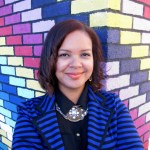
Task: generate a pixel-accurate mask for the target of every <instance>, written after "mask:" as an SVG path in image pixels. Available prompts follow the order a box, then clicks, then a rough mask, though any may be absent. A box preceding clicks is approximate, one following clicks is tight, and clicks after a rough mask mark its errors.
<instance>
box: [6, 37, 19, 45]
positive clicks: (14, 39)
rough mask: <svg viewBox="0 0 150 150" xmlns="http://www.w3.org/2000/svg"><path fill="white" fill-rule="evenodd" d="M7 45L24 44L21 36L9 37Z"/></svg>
mask: <svg viewBox="0 0 150 150" xmlns="http://www.w3.org/2000/svg"><path fill="white" fill-rule="evenodd" d="M6 43H7V45H18V44H22V38H21V36H8V37H7V38H6Z"/></svg>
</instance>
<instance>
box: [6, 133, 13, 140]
mask: <svg viewBox="0 0 150 150" xmlns="http://www.w3.org/2000/svg"><path fill="white" fill-rule="evenodd" d="M12 137H13V134H12V133H7V138H8V140H10V141H12Z"/></svg>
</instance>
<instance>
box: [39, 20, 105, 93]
mask: <svg viewBox="0 0 150 150" xmlns="http://www.w3.org/2000/svg"><path fill="white" fill-rule="evenodd" d="M76 30H80V31H83V32H86V33H87V34H88V35H89V37H90V38H91V41H92V52H93V59H94V68H93V73H92V81H87V82H89V84H90V85H91V87H92V89H93V90H94V91H97V90H98V89H100V88H101V87H102V84H101V80H102V79H103V78H104V75H103V69H102V66H101V65H100V64H101V62H103V61H104V59H103V55H102V46H101V43H100V41H99V38H98V36H97V34H96V33H95V31H94V30H93V29H91V28H90V27H88V26H87V25H85V24H83V23H82V22H80V21H77V20H66V21H63V22H60V23H58V24H56V25H55V26H53V27H52V28H51V29H50V31H49V32H48V34H47V37H46V40H45V43H44V46H43V50H42V54H41V59H40V66H39V70H38V80H39V83H40V85H41V87H42V88H43V89H44V90H46V91H47V92H49V93H51V92H52V91H53V90H55V89H56V88H58V81H57V78H56V75H55V72H56V62H57V56H58V50H59V48H60V47H61V45H62V43H63V41H64V39H65V37H66V36H67V35H68V34H69V33H71V32H73V31H76Z"/></svg>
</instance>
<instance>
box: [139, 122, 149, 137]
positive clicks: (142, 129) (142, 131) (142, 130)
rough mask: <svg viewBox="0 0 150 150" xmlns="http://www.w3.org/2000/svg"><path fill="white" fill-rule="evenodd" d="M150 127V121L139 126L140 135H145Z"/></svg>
mask: <svg viewBox="0 0 150 150" xmlns="http://www.w3.org/2000/svg"><path fill="white" fill-rule="evenodd" d="M149 129H150V122H149V123H147V124H144V125H143V126H142V127H140V128H138V133H139V135H140V136H142V135H144V134H145V133H146V132H147V131H149Z"/></svg>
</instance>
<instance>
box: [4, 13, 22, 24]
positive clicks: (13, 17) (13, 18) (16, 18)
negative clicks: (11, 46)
mask: <svg viewBox="0 0 150 150" xmlns="http://www.w3.org/2000/svg"><path fill="white" fill-rule="evenodd" d="M20 21H21V17H20V14H15V15H11V16H8V17H5V24H6V25H8V24H13V23H19V22H20Z"/></svg>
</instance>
